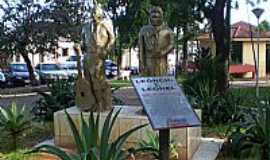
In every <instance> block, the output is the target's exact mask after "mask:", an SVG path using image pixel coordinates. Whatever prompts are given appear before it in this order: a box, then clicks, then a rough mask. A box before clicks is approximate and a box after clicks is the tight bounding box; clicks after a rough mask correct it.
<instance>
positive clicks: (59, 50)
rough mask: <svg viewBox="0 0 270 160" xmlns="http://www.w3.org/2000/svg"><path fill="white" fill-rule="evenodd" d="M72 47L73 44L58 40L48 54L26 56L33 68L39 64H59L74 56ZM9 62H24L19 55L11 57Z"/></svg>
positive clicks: (61, 39)
mask: <svg viewBox="0 0 270 160" xmlns="http://www.w3.org/2000/svg"><path fill="white" fill-rule="evenodd" d="M73 46H74V43H73V42H71V41H68V40H66V39H63V38H60V39H59V41H58V45H57V47H56V48H54V49H52V51H51V52H50V53H49V52H47V53H44V54H29V55H28V56H29V58H30V60H31V63H32V65H33V66H36V65H37V64H39V63H61V62H65V61H66V60H67V59H68V58H69V57H70V56H74V55H76V53H75V51H74V48H73ZM11 62H12V63H24V60H23V57H22V56H21V55H20V54H17V55H13V56H12V60H11Z"/></svg>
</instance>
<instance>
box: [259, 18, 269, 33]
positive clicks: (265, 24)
mask: <svg viewBox="0 0 270 160" xmlns="http://www.w3.org/2000/svg"><path fill="white" fill-rule="evenodd" d="M258 27H259V29H260V31H263V32H268V31H270V23H269V22H268V21H266V20H264V21H262V22H261V23H260V24H259V26H258Z"/></svg>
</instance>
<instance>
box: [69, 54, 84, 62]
mask: <svg viewBox="0 0 270 160" xmlns="http://www.w3.org/2000/svg"><path fill="white" fill-rule="evenodd" d="M66 61H67V62H77V61H78V56H76V55H73V56H70V57H69V58H68V59H67V60H66ZM82 61H83V56H81V62H82Z"/></svg>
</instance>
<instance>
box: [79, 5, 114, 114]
mask: <svg viewBox="0 0 270 160" xmlns="http://www.w3.org/2000/svg"><path fill="white" fill-rule="evenodd" d="M92 16H93V23H92V24H93V25H92V27H91V26H90V25H91V24H89V25H86V26H85V27H84V29H83V39H84V40H83V48H84V52H85V54H84V61H83V74H82V75H80V72H79V78H78V82H77V86H76V105H77V106H78V107H79V108H80V109H81V110H82V111H94V112H102V111H105V110H110V109H111V108H112V96H111V87H110V85H109V83H108V82H107V81H106V76H105V68H104V61H105V58H106V55H107V53H108V52H109V51H111V49H112V46H113V44H114V41H115V36H114V33H113V26H112V23H111V21H110V20H108V19H106V18H105V14H104V12H103V10H102V9H101V7H100V6H99V5H98V6H96V7H95V8H94V12H93V15H92ZM76 48H77V49H76ZM75 51H77V52H81V51H80V47H78V46H77V47H76V46H75ZM79 54H80V53H79ZM78 66H79V65H78Z"/></svg>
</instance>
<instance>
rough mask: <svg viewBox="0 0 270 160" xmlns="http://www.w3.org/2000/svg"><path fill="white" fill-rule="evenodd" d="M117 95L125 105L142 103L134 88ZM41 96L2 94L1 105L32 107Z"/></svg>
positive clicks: (35, 94) (0, 96) (119, 92)
mask: <svg viewBox="0 0 270 160" xmlns="http://www.w3.org/2000/svg"><path fill="white" fill-rule="evenodd" d="M114 94H115V96H116V97H117V98H120V99H121V100H122V101H123V102H124V103H125V105H134V106H138V105H140V101H139V99H138V96H137V95H136V92H135V90H134V89H133V88H124V89H120V90H118V91H116V92H115V93H114ZM40 98H41V96H40V95H38V94H37V93H29V94H17V95H0V106H7V105H9V104H11V103H12V102H16V103H17V105H18V106H26V107H28V108H32V107H34V106H35V105H36V102H37V101H38V100H39V99H40Z"/></svg>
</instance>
